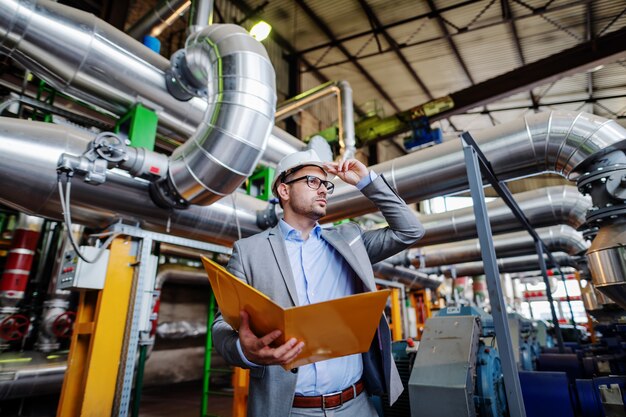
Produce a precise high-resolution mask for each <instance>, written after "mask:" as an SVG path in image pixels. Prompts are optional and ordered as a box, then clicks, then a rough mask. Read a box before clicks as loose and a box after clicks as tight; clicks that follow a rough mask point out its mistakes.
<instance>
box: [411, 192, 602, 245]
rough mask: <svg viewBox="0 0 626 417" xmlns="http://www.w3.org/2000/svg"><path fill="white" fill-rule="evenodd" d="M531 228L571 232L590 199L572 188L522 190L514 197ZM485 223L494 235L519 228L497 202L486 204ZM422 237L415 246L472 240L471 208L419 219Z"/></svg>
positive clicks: (577, 224)
mask: <svg viewBox="0 0 626 417" xmlns="http://www.w3.org/2000/svg"><path fill="white" fill-rule="evenodd" d="M514 198H515V201H516V202H517V204H518V205H519V207H520V208H521V209H522V211H523V212H524V214H525V215H526V218H528V220H529V221H530V224H531V225H532V226H533V227H545V226H553V225H555V224H564V225H568V226H571V227H572V228H574V229H577V228H579V227H580V226H582V225H583V224H584V223H585V213H586V212H587V210H589V209H590V208H591V198H589V197H587V196H583V195H582V194H580V193H579V192H578V190H576V187H573V186H554V187H546V188H541V189H538V190H531V191H525V192H523V193H517V194H515V195H514ZM487 211H488V212H489V223H490V224H491V230H492V232H493V233H494V234H499V233H505V232H512V231H514V230H519V229H520V227H521V225H520V223H519V222H518V221H517V219H516V218H515V216H514V215H513V213H511V210H510V209H509V208H508V206H507V205H506V204H505V203H504V201H502V200H501V199H497V200H494V201H491V202H489V203H487ZM420 221H421V222H422V224H423V225H424V229H425V230H426V234H425V235H424V237H423V238H422V239H420V240H419V241H418V242H417V244H416V246H426V245H434V244H437V243H445V242H450V240H451V236H454V239H455V240H465V239H470V238H475V237H476V219H475V217H474V209H473V208H472V207H468V208H464V209H459V210H452V211H448V212H445V213H438V214H430V215H427V216H420Z"/></svg>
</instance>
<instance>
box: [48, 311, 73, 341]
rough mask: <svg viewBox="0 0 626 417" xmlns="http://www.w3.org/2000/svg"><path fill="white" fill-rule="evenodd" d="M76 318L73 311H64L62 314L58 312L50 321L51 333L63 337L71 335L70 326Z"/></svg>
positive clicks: (71, 326)
mask: <svg viewBox="0 0 626 417" xmlns="http://www.w3.org/2000/svg"><path fill="white" fill-rule="evenodd" d="M75 320H76V313H74V312H73V311H66V312H65V313H63V314H59V315H58V316H57V318H56V319H55V320H54V323H52V333H54V335H55V336H56V337H60V338H62V339H65V338H67V337H70V336H71V335H72V328H73V327H74V321H75Z"/></svg>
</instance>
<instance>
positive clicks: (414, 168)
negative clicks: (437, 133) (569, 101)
mask: <svg viewBox="0 0 626 417" xmlns="http://www.w3.org/2000/svg"><path fill="white" fill-rule="evenodd" d="M472 135H473V137H474V139H476V142H477V143H478V145H479V146H480V147H481V149H482V151H483V153H484V154H485V155H486V157H487V159H489V161H490V163H491V165H492V167H493V169H494V172H495V173H496V175H497V176H498V178H499V179H500V180H511V179H514V178H520V177H525V176H530V175H537V174H540V173H544V172H552V173H556V174H559V175H562V176H564V177H565V178H569V179H572V180H574V179H576V178H577V177H578V175H579V174H580V173H579V172H578V171H577V169H578V168H579V167H580V166H581V164H582V163H583V162H585V161H587V160H590V159H592V157H594V156H598V155H602V154H604V153H606V149H607V148H609V149H610V148H612V147H615V146H617V145H618V144H620V142H622V141H623V140H624V139H625V138H626V129H625V128H623V127H622V126H620V125H619V124H618V123H617V122H616V121H614V120H607V119H605V118H603V117H599V116H594V115H591V114H587V113H574V112H565V111H553V112H546V113H538V114H533V115H530V116H527V117H525V118H524V119H522V120H516V121H513V122H510V123H504V124H501V125H499V126H496V127H493V128H491V129H485V130H483V131H480V132H475V133H474V132H472ZM620 146H623V145H622V144H620ZM372 168H373V169H374V170H375V171H376V172H377V173H379V174H384V175H385V177H386V178H387V180H388V181H389V182H390V183H391V184H392V185H393V186H394V187H395V188H396V189H397V190H398V193H399V194H400V195H401V196H402V198H404V199H405V200H406V201H407V202H409V203H414V202H417V201H420V200H424V199H427V198H432V197H435V196H439V195H445V194H452V193H456V192H461V191H466V190H468V189H469V184H468V181H467V173H466V170H465V160H464V157H463V149H462V147H461V141H460V140H458V141H449V142H445V143H443V144H441V145H437V146H433V147H431V148H428V149H424V150H421V151H419V152H414V153H410V154H408V155H405V156H401V157H399V158H396V159H393V160H391V161H386V162H383V163H381V164H378V165H375V166H373V167H372ZM583 172H584V171H583ZM375 210H376V208H375V207H374V206H373V204H372V203H370V202H369V200H367V199H366V198H365V197H364V196H363V195H362V194H361V193H360V192H359V191H358V190H356V189H354V188H353V187H350V186H348V185H347V184H337V186H336V187H335V192H334V193H333V198H332V199H330V200H329V201H328V213H329V214H328V216H327V217H326V218H325V219H324V220H325V221H328V222H331V221H335V220H339V219H345V218H347V217H354V216H358V215H361V214H366V213H370V212H373V211H375Z"/></svg>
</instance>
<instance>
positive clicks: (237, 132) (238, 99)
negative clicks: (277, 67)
mask: <svg viewBox="0 0 626 417" xmlns="http://www.w3.org/2000/svg"><path fill="white" fill-rule="evenodd" d="M172 60H173V62H174V63H175V64H174V68H173V73H172V75H171V77H172V78H171V79H170V81H168V85H169V86H170V89H172V88H174V89H175V90H176V91H177V93H181V94H189V95H190V96H191V95H195V94H200V93H198V91H206V96H207V101H208V103H209V106H208V108H207V109H206V113H205V117H204V118H203V119H202V122H201V123H200V124H199V126H198V128H197V129H196V131H195V132H194V134H193V135H192V136H191V137H190V138H189V140H188V141H187V142H185V143H184V144H183V145H182V146H180V147H178V148H177V149H176V150H175V151H174V153H173V154H172V156H171V157H170V164H169V172H168V177H167V180H166V182H164V183H163V186H161V187H159V190H161V191H162V195H163V197H165V198H166V199H168V200H171V201H172V202H173V204H172V205H176V204H177V202H179V201H180V199H181V198H182V199H183V200H184V201H185V203H190V204H199V205H209V204H211V203H213V202H215V201H216V200H218V199H220V198H222V197H223V196H225V195H227V194H230V193H232V192H234V191H235V190H236V189H237V187H239V186H240V185H241V183H243V181H245V179H246V178H247V177H249V176H250V175H252V173H253V172H254V170H255V168H256V166H257V163H258V161H259V159H260V158H261V155H262V154H263V151H264V150H265V146H266V143H267V139H268V136H269V133H270V131H271V129H272V126H273V125H274V111H275V108H276V85H275V78H276V77H275V74H274V68H273V67H272V63H271V62H270V60H269V57H268V56H267V52H266V51H265V48H264V47H263V45H261V43H259V42H258V41H257V40H256V39H254V38H253V37H252V36H250V34H248V32H246V31H245V30H244V29H243V28H241V27H240V26H236V25H228V24H224V25H213V26H209V27H207V28H205V29H203V30H201V31H199V32H196V33H195V34H193V35H192V36H191V37H190V38H189V39H187V43H186V46H185V49H183V50H180V51H178V52H177V53H176V54H175V58H173V59H172ZM174 79H176V82H175V83H174V81H173V80H174ZM172 83H174V84H175V85H172Z"/></svg>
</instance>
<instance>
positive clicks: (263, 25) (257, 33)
mask: <svg viewBox="0 0 626 417" xmlns="http://www.w3.org/2000/svg"><path fill="white" fill-rule="evenodd" d="M271 31H272V26H270V25H269V24H268V23H267V22H264V21H263V20H261V21H260V22H258V23H257V24H255V25H254V26H252V29H250V35H252V37H253V38H254V39H256V40H257V41H259V42H261V41H262V40H263V39H265V38H267V37H268V36H269V34H270V32H271Z"/></svg>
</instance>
